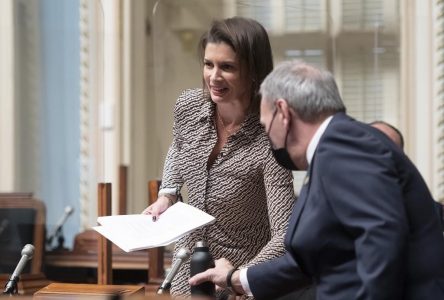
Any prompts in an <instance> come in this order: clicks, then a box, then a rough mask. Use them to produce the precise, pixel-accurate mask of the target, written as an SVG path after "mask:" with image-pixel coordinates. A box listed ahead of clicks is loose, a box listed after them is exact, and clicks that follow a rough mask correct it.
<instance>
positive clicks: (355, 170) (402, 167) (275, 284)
mask: <svg viewBox="0 0 444 300" xmlns="http://www.w3.org/2000/svg"><path fill="white" fill-rule="evenodd" d="M285 245H286V248H287V253H286V254H285V255H284V256H283V257H280V258H277V259H274V260H272V261H269V262H266V263H264V264H260V265H257V266H253V267H251V268H249V269H248V271H247V277H248V281H249V284H250V288H251V290H252V292H253V295H254V296H255V297H256V299H272V298H273V297H275V296H277V295H278V294H281V293H287V292H288V291H290V290H292V289H294V288H296V287H298V286H300V285H302V284H304V283H305V282H306V281H307V279H312V280H313V281H314V282H315V284H316V290H317V291H316V293H317V299H327V300H336V299H337V300H350V299H375V300H382V299H388V300H394V299H421V300H424V299H431V300H436V299H444V239H443V233H442V231H441V229H440V225H439V223H438V218H436V211H435V208H434V201H433V199H432V196H431V195H430V192H429V190H428V189H427V186H426V184H425V182H424V180H423V178H422V177H421V175H420V174H419V172H418V170H417V169H416V168H415V166H414V165H413V164H412V163H411V162H410V161H409V159H408V158H407V156H405V155H404V154H403V152H402V151H401V150H400V149H399V148H398V147H397V146H396V145H395V144H393V142H392V141H390V140H389V139H388V138H387V137H386V136H385V135H384V134H383V133H381V132H380V131H379V130H377V129H374V128H372V127H370V126H368V125H366V124H363V123H360V122H357V121H354V120H353V119H351V118H349V117H348V116H346V115H345V114H342V113H340V114H336V115H335V116H334V118H333V119H332V121H331V122H330V124H329V125H328V127H327V129H326V131H325V132H324V134H323V136H322V137H321V140H320V141H319V144H318V147H317V149H316V152H315V154H314V157H313V160H312V162H311V164H310V166H309V169H308V171H307V180H306V183H305V184H304V186H303V187H302V189H301V192H300V195H299V198H298V200H297V202H296V204H295V206H294V208H293V212H292V216H291V218H290V223H289V225H288V231H287V235H286V239H285Z"/></svg>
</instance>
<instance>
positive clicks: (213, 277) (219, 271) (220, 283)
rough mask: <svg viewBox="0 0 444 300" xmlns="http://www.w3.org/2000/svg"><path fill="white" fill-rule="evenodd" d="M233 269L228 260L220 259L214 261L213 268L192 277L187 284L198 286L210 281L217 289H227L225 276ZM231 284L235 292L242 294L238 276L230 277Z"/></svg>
mask: <svg viewBox="0 0 444 300" xmlns="http://www.w3.org/2000/svg"><path fill="white" fill-rule="evenodd" d="M233 268H234V267H233V265H232V264H231V263H230V262H229V261H228V260H226V259H225V258H221V259H218V260H216V261H215V267H214V268H211V269H208V270H206V271H205V272H202V273H199V274H196V275H194V276H193V277H191V278H190V280H189V281H188V282H189V283H190V285H198V284H200V283H202V282H205V281H211V282H213V283H214V284H215V285H216V286H217V288H218V289H225V288H226V287H227V274H228V272H229V271H230V270H231V269H233ZM237 273H238V272H237ZM236 275H238V274H236ZM232 284H233V287H236V291H237V292H241V293H244V291H243V290H242V286H241V284H240V280H239V276H233V277H232Z"/></svg>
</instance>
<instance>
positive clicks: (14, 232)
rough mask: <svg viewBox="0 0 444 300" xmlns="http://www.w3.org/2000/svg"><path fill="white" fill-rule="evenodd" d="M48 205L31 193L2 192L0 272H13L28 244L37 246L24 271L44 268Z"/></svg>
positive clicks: (0, 208)
mask: <svg viewBox="0 0 444 300" xmlns="http://www.w3.org/2000/svg"><path fill="white" fill-rule="evenodd" d="M44 239H45V205H44V204H43V202H41V201H40V200H37V199H34V198H33V196H32V194H31V193H0V257H1V259H0V273H7V274H9V273H12V272H13V271H14V269H15V266H16V265H17V263H18V262H19V260H20V258H21V251H22V249H23V247H24V246H25V245H26V244H32V245H34V247H35V250H34V256H33V258H32V260H31V262H30V263H28V264H27V266H26V267H25V269H24V271H23V273H31V274H38V273H40V272H41V271H42V260H43V252H44V247H45V242H44Z"/></svg>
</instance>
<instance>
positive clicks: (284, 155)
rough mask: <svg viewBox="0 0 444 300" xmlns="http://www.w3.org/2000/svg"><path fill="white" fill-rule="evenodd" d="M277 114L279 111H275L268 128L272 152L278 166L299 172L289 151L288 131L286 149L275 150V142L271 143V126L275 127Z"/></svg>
mask: <svg viewBox="0 0 444 300" xmlns="http://www.w3.org/2000/svg"><path fill="white" fill-rule="evenodd" d="M276 113H277V109H275V111H274V113H273V117H272V118H271V122H270V127H268V132H267V135H268V139H269V140H270V144H271V145H272V147H271V151H272V152H273V156H274V158H275V159H276V161H277V162H278V164H280V165H281V166H282V167H284V168H285V169H288V170H292V171H297V170H299V169H298V167H296V165H295V164H294V163H293V161H292V160H291V157H290V154H289V153H288V151H287V136H288V131H287V135H286V136H285V146H284V148H279V149H274V148H273V142H272V141H271V138H270V134H269V133H270V131H271V126H272V125H273V121H274V118H275V117H276Z"/></svg>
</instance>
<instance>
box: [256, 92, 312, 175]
mask: <svg viewBox="0 0 444 300" xmlns="http://www.w3.org/2000/svg"><path fill="white" fill-rule="evenodd" d="M260 108H261V123H262V124H263V125H264V126H265V132H267V134H268V137H269V138H270V141H271V144H272V147H273V149H282V148H285V149H286V150H287V151H288V153H289V156H290V158H291V160H292V162H293V164H294V165H295V166H296V168H297V169H299V170H305V169H306V168H307V159H306V152H307V146H308V142H309V141H310V139H311V137H312V136H313V134H314V131H315V130H316V127H313V126H312V125H310V124H308V123H305V122H303V121H302V120H300V119H299V118H298V117H297V114H296V113H294V112H292V111H291V109H290V107H289V106H288V103H287V102H286V101H285V100H283V99H278V100H277V101H276V102H275V103H271V101H267V100H265V99H262V101H261V107H260ZM313 130H314V131H313Z"/></svg>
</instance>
